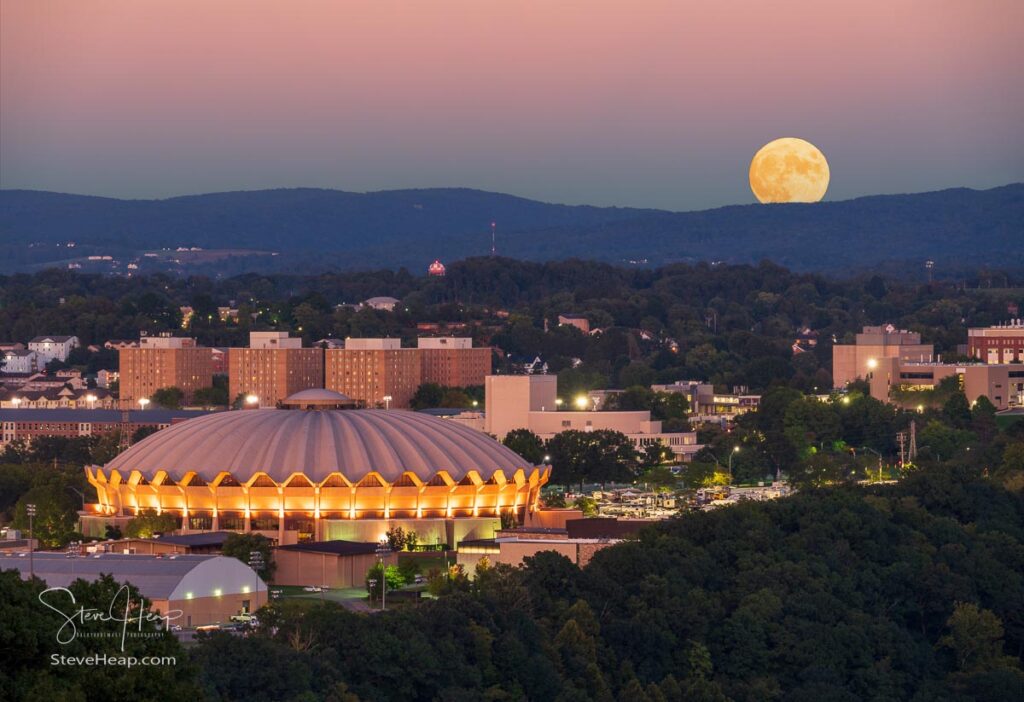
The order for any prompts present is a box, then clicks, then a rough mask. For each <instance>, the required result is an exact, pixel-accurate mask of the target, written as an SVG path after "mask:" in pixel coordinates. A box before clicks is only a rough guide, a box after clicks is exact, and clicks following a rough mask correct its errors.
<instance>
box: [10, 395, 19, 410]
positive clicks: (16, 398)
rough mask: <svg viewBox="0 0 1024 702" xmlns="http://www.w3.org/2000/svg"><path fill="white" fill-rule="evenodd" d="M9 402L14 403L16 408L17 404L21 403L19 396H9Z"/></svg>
mask: <svg viewBox="0 0 1024 702" xmlns="http://www.w3.org/2000/svg"><path fill="white" fill-rule="evenodd" d="M11 404H12V405H14V409H18V405H20V404H21V398H20V397H12V398H11Z"/></svg>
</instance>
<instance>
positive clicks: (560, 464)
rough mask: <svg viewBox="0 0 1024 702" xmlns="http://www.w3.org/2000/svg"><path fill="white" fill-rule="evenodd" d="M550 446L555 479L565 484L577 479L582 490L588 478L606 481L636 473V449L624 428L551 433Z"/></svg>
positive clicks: (595, 480) (548, 448)
mask: <svg viewBox="0 0 1024 702" xmlns="http://www.w3.org/2000/svg"><path fill="white" fill-rule="evenodd" d="M547 450H548V454H549V455H550V456H551V465H552V466H553V474H554V475H555V476H556V479H558V480H559V481H563V484H571V483H576V482H578V483H579V484H580V489H581V490H582V485H583V482H584V481H586V480H590V481H594V482H600V483H607V482H611V481H616V480H628V479H632V478H633V477H634V476H635V475H636V469H637V463H638V461H637V458H638V457H637V453H636V449H635V448H634V446H633V442H632V441H630V440H629V437H627V436H626V435H625V434H622V433H621V432H617V431H611V430H607V429H601V430H598V431H591V432H583V431H577V430H574V429H570V430H567V431H563V432H560V433H558V434H556V435H555V436H553V437H551V440H550V441H548V445H547Z"/></svg>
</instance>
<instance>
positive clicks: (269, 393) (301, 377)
mask: <svg viewBox="0 0 1024 702" xmlns="http://www.w3.org/2000/svg"><path fill="white" fill-rule="evenodd" d="M323 354H324V352H323V349H308V348H303V347H302V339H299V338H291V337H289V336H288V332H251V333H250V334H249V347H248V348H230V349H228V399H229V400H231V401H234V399H235V398H237V397H238V396H239V395H246V396H247V395H253V396H255V397H256V398H257V404H258V405H259V406H260V407H276V406H277V403H278V402H280V401H281V400H283V399H284V398H286V397H288V396H289V395H294V394H295V393H297V392H300V391H302V390H308V389H310V388H322V387H323V386H324V355H323Z"/></svg>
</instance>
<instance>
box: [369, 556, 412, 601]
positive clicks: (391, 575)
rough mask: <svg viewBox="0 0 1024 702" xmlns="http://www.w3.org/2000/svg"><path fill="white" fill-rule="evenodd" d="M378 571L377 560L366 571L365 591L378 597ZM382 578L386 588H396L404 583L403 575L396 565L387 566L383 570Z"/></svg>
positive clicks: (379, 564)
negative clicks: (385, 582)
mask: <svg viewBox="0 0 1024 702" xmlns="http://www.w3.org/2000/svg"><path fill="white" fill-rule="evenodd" d="M380 573H381V563H380V562H379V561H378V562H377V563H374V564H373V566H372V567H371V568H370V569H369V570H368V571H366V591H367V592H368V593H369V594H370V597H373V598H379V597H380ZM384 579H385V580H386V581H387V585H386V586H385V587H386V589H387V590H398V589H399V588H401V587H402V586H403V585H405V576H403V575H402V571H401V570H399V569H398V566H396V565H389V566H387V568H386V569H385V570H384Z"/></svg>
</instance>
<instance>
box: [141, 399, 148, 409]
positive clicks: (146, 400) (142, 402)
mask: <svg viewBox="0 0 1024 702" xmlns="http://www.w3.org/2000/svg"><path fill="white" fill-rule="evenodd" d="M148 404H149V398H148V397H143V398H142V399H140V400H139V407H141V408H142V409H143V411H145V409H146V405H148Z"/></svg>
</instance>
